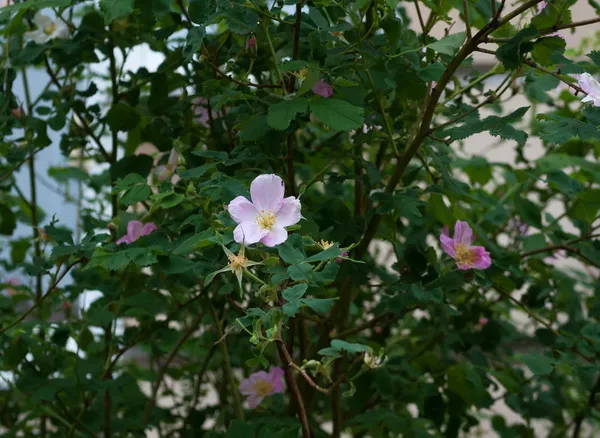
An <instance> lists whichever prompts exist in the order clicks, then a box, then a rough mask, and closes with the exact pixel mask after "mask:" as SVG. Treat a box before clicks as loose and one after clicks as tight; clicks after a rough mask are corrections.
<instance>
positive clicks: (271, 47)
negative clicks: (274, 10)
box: [263, 20, 283, 83]
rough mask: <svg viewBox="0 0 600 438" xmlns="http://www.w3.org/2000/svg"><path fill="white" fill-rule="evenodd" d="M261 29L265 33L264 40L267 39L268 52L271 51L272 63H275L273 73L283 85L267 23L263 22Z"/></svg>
mask: <svg viewBox="0 0 600 438" xmlns="http://www.w3.org/2000/svg"><path fill="white" fill-rule="evenodd" d="M263 29H264V32H265V38H266V39H267V43H268V44H269V50H270V51H271V55H272V56H273V62H274V63H275V71H276V72H277V77H278V79H279V81H280V82H281V83H283V76H282V75H281V72H280V71H279V60H278V59H277V54H276V53H275V47H273V41H271V35H270V34H269V21H267V20H265V21H263Z"/></svg>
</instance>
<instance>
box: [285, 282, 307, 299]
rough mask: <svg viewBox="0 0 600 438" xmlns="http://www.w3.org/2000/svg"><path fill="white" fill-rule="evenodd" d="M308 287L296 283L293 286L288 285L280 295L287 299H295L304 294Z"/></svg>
mask: <svg viewBox="0 0 600 438" xmlns="http://www.w3.org/2000/svg"><path fill="white" fill-rule="evenodd" d="M307 289H308V285H306V284H297V285H296V286H293V287H288V288H287V289H286V290H284V291H283V292H282V293H281V295H282V296H283V298H285V299H286V300H287V301H297V300H299V299H300V298H302V297H303V296H304V294H305V293H306V290H307Z"/></svg>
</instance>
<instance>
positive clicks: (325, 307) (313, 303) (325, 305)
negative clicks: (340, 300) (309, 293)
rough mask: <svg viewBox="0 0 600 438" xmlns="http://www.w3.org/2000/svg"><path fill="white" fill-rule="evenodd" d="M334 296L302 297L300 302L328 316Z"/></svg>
mask: <svg viewBox="0 0 600 438" xmlns="http://www.w3.org/2000/svg"><path fill="white" fill-rule="evenodd" d="M334 301H335V299H333V298H302V299H301V300H300V302H302V304H305V305H307V306H308V307H310V308H311V309H312V310H314V311H315V312H316V313H318V314H319V315H323V316H326V315H328V314H329V309H331V306H332V305H333V302H334Z"/></svg>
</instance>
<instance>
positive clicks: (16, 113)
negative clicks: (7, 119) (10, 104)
mask: <svg viewBox="0 0 600 438" xmlns="http://www.w3.org/2000/svg"><path fill="white" fill-rule="evenodd" d="M11 111H12V114H13V117H14V118H15V119H17V120H21V119H22V118H23V117H25V110H23V107H22V106H20V107H18V108H13V109H12V110H11Z"/></svg>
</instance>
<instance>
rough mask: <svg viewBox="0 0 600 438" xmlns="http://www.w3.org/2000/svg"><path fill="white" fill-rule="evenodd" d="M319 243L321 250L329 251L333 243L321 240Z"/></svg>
mask: <svg viewBox="0 0 600 438" xmlns="http://www.w3.org/2000/svg"><path fill="white" fill-rule="evenodd" d="M319 243H320V244H321V246H322V247H323V249H329V248H331V247H332V246H333V242H329V241H328V240H321V242H319Z"/></svg>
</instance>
